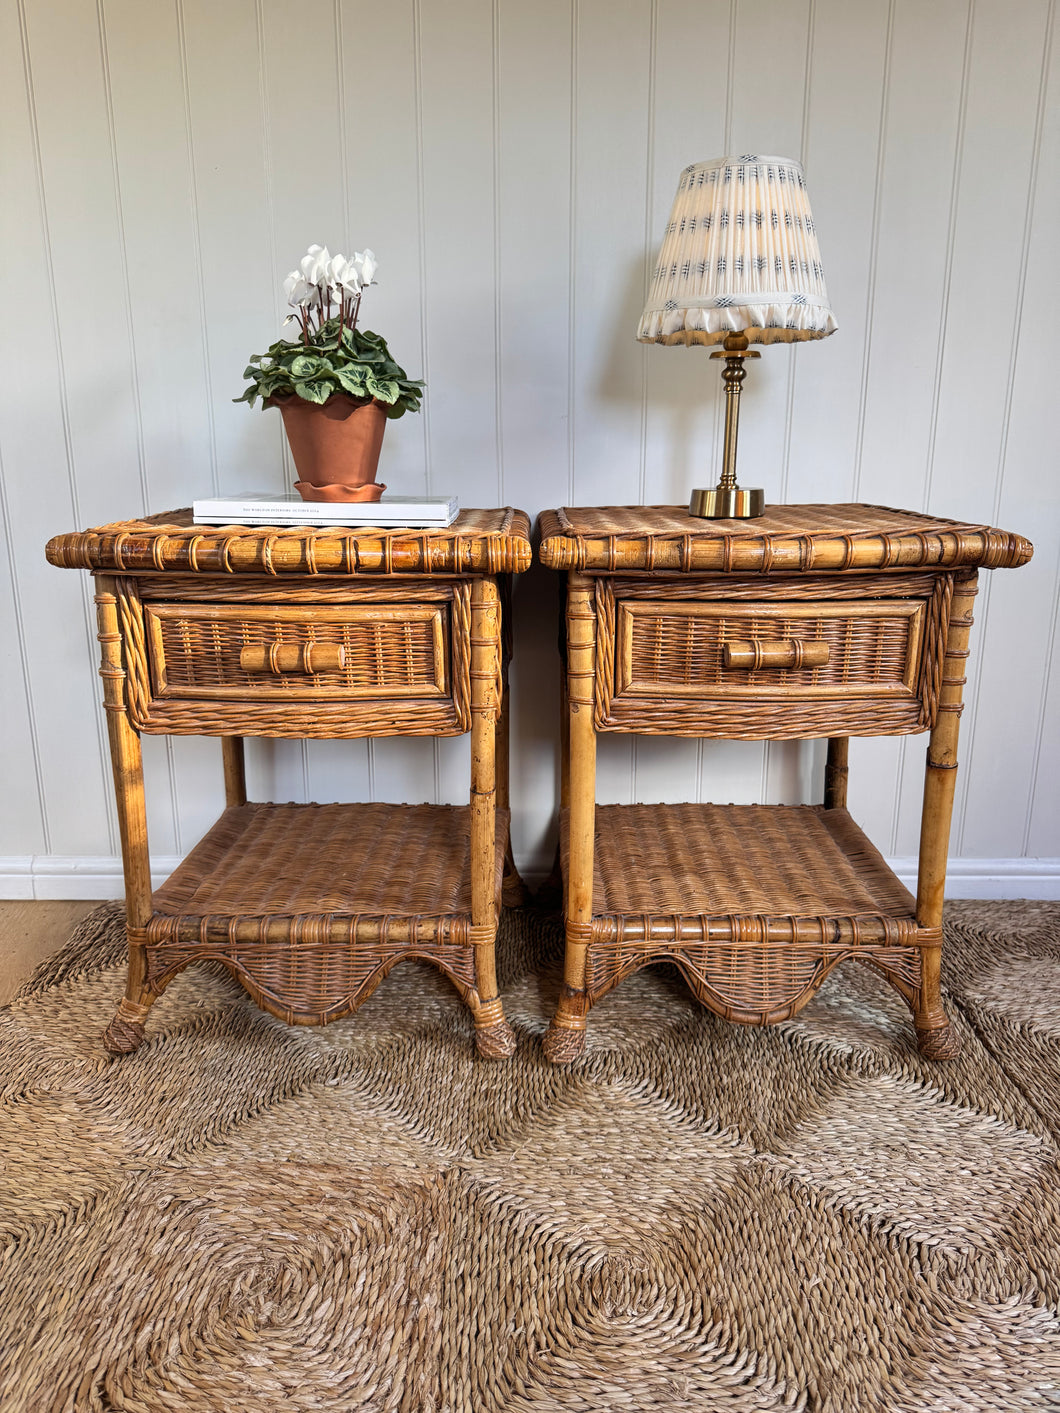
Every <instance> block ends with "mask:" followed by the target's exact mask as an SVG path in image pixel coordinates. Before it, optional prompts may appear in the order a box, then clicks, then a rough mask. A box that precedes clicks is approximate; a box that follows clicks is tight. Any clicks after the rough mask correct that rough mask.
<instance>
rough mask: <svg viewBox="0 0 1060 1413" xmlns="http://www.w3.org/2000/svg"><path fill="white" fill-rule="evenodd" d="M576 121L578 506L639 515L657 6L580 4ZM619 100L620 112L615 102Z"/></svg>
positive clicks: (604, 791) (610, 781) (623, 795)
mask: <svg viewBox="0 0 1060 1413" xmlns="http://www.w3.org/2000/svg"><path fill="white" fill-rule="evenodd" d="M577 13H578V29H577V34H576V37H575V43H576V46H577V52H576V63H577V75H578V87H577V98H576V105H575V112H574V125H575V151H576V157H575V160H576V162H577V170H578V210H577V229H576V232H575V248H574V261H575V276H574V298H575V308H574V330H575V334H574V338H575V347H576V349H577V362H576V365H575V369H574V408H573V412H574V419H575V421H574V455H575V475H574V492H575V495H574V499H575V503H576V504H580V505H629V504H634V505H635V504H636V503H637V500H638V497H639V493H640V484H641V425H642V420H643V416H644V405H643V402H644V399H643V359H644V355H645V353H646V352H650V350H645V349H643V348H641V347H640V346H639V345H638V344H637V342H636V340H635V337H634V336H635V333H636V328H637V321H638V319H639V318H640V312H641V309H642V308H643V304H644V262H645V249H644V233H645V203H646V202H647V201H648V200H649V199H650V198H649V193H648V192H647V190H646V172H647V159H648V145H647V134H648V128H649V123H648V97H649V87H650V83H651V68H650V61H651V50H652V32H651V24H652V6H651V4H650V0H617V2H616V0H608V2H607V3H605V0H579V4H578V12H577ZM618 93H620V94H621V95H622V101H621V103H616V102H615V101H614V95H615V94H618ZM632 765H633V745H632V741H631V740H628V739H623V738H621V737H616V736H609V737H604V738H602V740H601V742H600V750H599V760H598V768H597V780H598V784H599V798H600V799H601V800H603V801H607V802H622V801H628V800H629V799H630V798H631V795H632V789H633V769H632Z"/></svg>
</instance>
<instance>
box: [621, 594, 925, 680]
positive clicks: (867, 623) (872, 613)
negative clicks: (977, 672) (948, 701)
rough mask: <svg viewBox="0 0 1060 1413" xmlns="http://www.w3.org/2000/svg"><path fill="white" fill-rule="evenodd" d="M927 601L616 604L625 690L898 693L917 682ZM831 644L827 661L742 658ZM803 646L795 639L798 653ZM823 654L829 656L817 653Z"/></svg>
mask: <svg viewBox="0 0 1060 1413" xmlns="http://www.w3.org/2000/svg"><path fill="white" fill-rule="evenodd" d="M923 614H924V605H923V604H922V603H915V602H913V603H910V602H907V601H904V600H898V601H890V602H887V601H881V602H877V603H847V602H842V601H841V602H839V603H799V604H777V603H768V604H762V603H759V604H755V603H725V604H700V603H680V602H677V603H667V604H660V603H651V602H647V603H637V602H626V603H619V604H618V614H617V634H616V636H617V643H616V647H617V650H618V657H617V673H616V686H617V689H618V691H619V692H632V693H645V694H647V695H649V696H651V695H668V694H670V693H672V692H678V693H681V694H682V695H713V694H714V693H716V692H718V691H719V690H720V691H724V692H725V694H726V695H731V694H734V693H735V694H740V693H743V694H745V695H749V696H761V695H763V694H766V693H771V692H773V693H782V694H784V695H785V696H787V695H789V694H791V693H793V692H794V693H806V694H809V695H811V696H825V695H831V696H850V695H852V694H860V695H865V694H869V695H873V696H875V695H878V694H880V693H898V694H900V695H904V696H909V695H910V694H911V693H912V692H913V690H914V686H915V681H916V667H917V652H918V648H919V644H920V634H921V627H922V621H923ZM745 644H748V645H751V644H759V645H761V646H763V647H766V646H767V645H768V646H773V645H777V646H780V645H783V644H801V645H802V646H803V649H804V652H803V654H802V655H803V656H804V657H807V658H809V657H812V656H814V654H813V653H812V651H810V652H807V651H805V649H807V648H809V647H810V645H821V644H824V645H825V646H826V647H827V649H828V652H827V661H826V662H825V663H824V664H823V665H820V666H810V665H804V666H796V665H794V664H793V665H792V666H791V667H769V666H762V667H758V668H754V667H741V666H739V665H738V664H737V663H733V665H729V664H728V663H727V660H726V657H727V655H726V648H727V647H728V648H729V654H730V655H732V653H733V652H734V651H735V652H739V651H740V650H742V649H743V647H744V645H745ZM796 654H797V649H794V648H793V649H792V653H791V655H792V657H793V658H794V657H795V656H796ZM816 655H817V656H824V653H823V652H821V653H818V654H816Z"/></svg>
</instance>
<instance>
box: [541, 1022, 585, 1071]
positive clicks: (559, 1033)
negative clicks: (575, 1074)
mask: <svg viewBox="0 0 1060 1413" xmlns="http://www.w3.org/2000/svg"><path fill="white" fill-rule="evenodd" d="M541 1043H542V1045H543V1047H544V1051H545V1059H546V1060H548V1061H549V1062H550V1063H551V1064H553V1065H569V1064H573V1062H574V1061H575V1060H576V1059H578V1058H579V1056H580V1055H581V1054H582V1052H583V1051H584V1049H585V1030H584V1028H582V1029H580V1030H571V1029H569V1027H567V1026H565V1025H559V1024H557V1022H556V1021H553V1022H552V1024H551V1025H550V1026H549V1028H548V1030H547V1031H546V1032H545V1038H544V1040H543V1041H542V1042H541Z"/></svg>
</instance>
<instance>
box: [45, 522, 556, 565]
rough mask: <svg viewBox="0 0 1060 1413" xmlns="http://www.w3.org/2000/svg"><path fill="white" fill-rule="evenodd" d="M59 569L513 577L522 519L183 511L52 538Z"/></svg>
mask: <svg viewBox="0 0 1060 1413" xmlns="http://www.w3.org/2000/svg"><path fill="white" fill-rule="evenodd" d="M46 554H47V557H48V561H49V563H51V564H54V565H57V566H58V567H59V568H60V569H91V570H96V571H99V572H103V573H143V572H151V571H165V570H170V571H172V570H177V571H182V572H184V573H190V574H346V575H357V574H386V575H393V574H519V573H522V572H523V571H524V570H526V569H528V568H529V567H530V520H529V518H528V516H527V515H526V513H525V512H524V511H522V510H513V509H512V508H511V507H510V506H509V507H504V508H501V509H497V510H462V511H461V512H460V514H459V516H458V517H457V519H456V520H455V521H454V522H453V524H452V525H450V526H449V527H448V528H447V529H442V530H411V529H383V528H381V527H379V526H360V527H357V526H350V527H344V526H335V525H329V526H326V527H323V528H320V529H313V528H309V527H307V526H305V525H292V526H285V527H281V526H269V525H258V526H253V527H251V526H247V525H196V524H194V523H193V521H192V514H191V511H190V510H189V509H184V510H172V511H165V512H164V513H163V514H161V515H151V516H147V517H145V518H144V519H142V520H123V521H119V522H117V523H115V524H113V525H101V526H98V527H97V528H95V529H92V530H83V531H77V532H75V533H72V534H67V535H56V536H55V538H54V539H52V540H50V541H49V542H48V546H47V550H46Z"/></svg>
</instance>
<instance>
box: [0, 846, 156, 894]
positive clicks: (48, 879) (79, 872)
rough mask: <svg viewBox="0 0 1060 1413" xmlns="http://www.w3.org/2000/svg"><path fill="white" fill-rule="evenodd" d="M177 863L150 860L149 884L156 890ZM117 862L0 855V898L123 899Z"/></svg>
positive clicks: (95, 856)
mask: <svg viewBox="0 0 1060 1413" xmlns="http://www.w3.org/2000/svg"><path fill="white" fill-rule="evenodd" d="M179 863H180V856H179V855H178V854H163V855H161V856H158V857H156V858H153V859H152V860H151V884H152V886H153V887H155V888H160V887H161V886H162V884H163V883H164V882H165V881H166V879H167V878H168V877H169V875H170V874H171V873H172V872H173V870H174V869H175V868H176V866H177V864H179ZM124 896H125V880H124V878H123V876H122V869H121V859H119V858H115V857H113V856H111V857H108V856H107V855H99V854H87V855H85V856H83V857H79V856H77V855H69V854H27V855H24V856H22V857H18V856H15V857H13V858H12V857H8V858H4V857H3V856H2V855H0V898H8V899H23V900H25V899H34V898H35V899H40V900H44V899H53V900H54V899H64V898H68V899H82V898H90V899H94V898H98V899H100V900H101V901H106V899H108V898H124Z"/></svg>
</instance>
